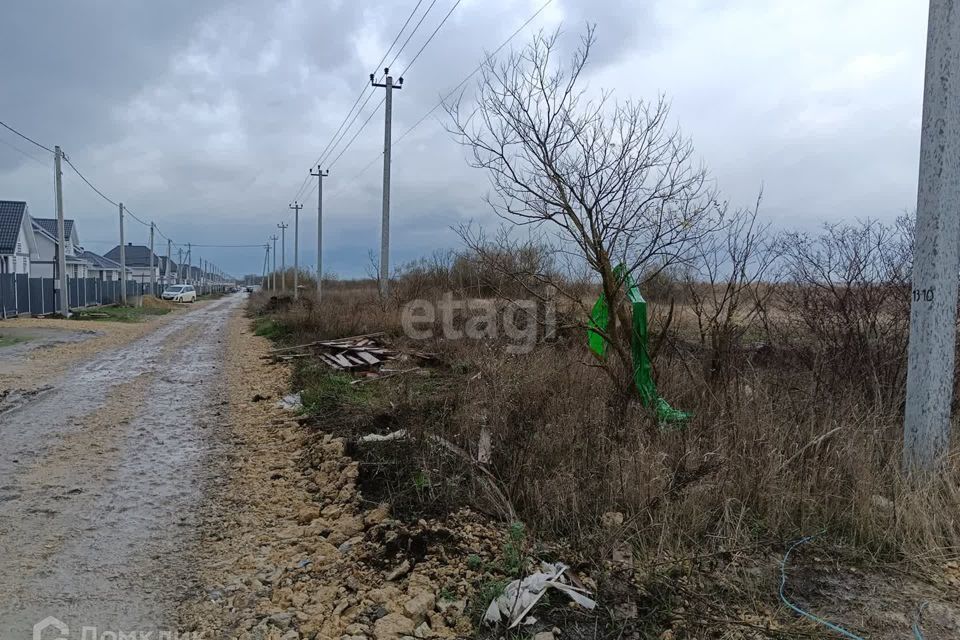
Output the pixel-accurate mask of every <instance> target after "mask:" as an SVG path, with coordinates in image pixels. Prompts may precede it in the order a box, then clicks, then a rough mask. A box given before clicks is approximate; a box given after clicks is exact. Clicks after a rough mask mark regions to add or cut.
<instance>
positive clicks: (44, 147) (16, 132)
mask: <svg viewBox="0 0 960 640" xmlns="http://www.w3.org/2000/svg"><path fill="white" fill-rule="evenodd" d="M0 126H3V128H4V129H7V130H9V131H12V132H13V133H15V134H17V135H18V136H20V137H21V138H23V139H24V140H26V141H27V142H29V143H31V144H33V145H36V146H38V147H40V148H41V149H43V150H44V151H47V152H49V153H53V149H51V148H50V147H48V146H45V145H42V144H40V143H39V142H37V141H36V140H34V139H33V138H29V137H27V136H26V135H24V134H22V133H20V132H19V131H17V130H16V129H14V128H13V127H11V126H10V125H8V124H7V123H6V122H3V121H2V120H0Z"/></svg>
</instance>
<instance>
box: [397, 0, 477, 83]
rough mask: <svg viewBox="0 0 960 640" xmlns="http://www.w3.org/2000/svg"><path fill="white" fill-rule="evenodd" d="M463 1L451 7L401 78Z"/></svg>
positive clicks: (404, 71)
mask: <svg viewBox="0 0 960 640" xmlns="http://www.w3.org/2000/svg"><path fill="white" fill-rule="evenodd" d="M462 1H463V0H457V1H456V2H454V3H453V6H452V7H450V11H447V15H445V16H443V20H441V21H440V24H438V25H437V28H436V29H434V30H433V33H431V34H430V37H428V38H427V40H426V42H424V43H423V45H422V46H421V47H420V50H419V51H417V53H416V55H414V56H413V60H411V61H410V62H408V63H407V66H406V67H405V68H404V69H403V72H402V73H401V74H400V77H401V78H402V77H403V76H404V75H406V73H407V71H409V70H410V67H412V66H413V63H414V62H416V61H417V58H419V57H420V54H421V53H423V50H424V49H426V48H427V45H428V44H430V42H431V41H432V40H433V39H434V37H436V35H437V32H438V31H440V29H441V28H442V27H443V25H444V24H446V22H447V20H448V19H449V18H450V15H451V14H452V13H453V12H454V10H455V9H456V8H457V7H458V6H460V3H461V2H462Z"/></svg>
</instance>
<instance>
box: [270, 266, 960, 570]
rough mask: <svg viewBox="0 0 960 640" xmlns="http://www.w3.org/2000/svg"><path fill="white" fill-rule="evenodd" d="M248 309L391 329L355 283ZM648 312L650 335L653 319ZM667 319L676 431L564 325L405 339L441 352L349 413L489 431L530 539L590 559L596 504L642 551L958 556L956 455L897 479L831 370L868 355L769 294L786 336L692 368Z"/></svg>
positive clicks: (893, 449)
mask: <svg viewBox="0 0 960 640" xmlns="http://www.w3.org/2000/svg"><path fill="white" fill-rule="evenodd" d="M421 295H422V292H421ZM252 305H253V308H254V309H255V310H259V311H258V312H259V313H263V314H266V315H267V316H268V317H270V318H272V320H273V321H274V322H275V323H276V326H278V327H282V333H283V335H284V336H285V339H286V340H288V341H289V342H291V343H296V342H305V341H308V340H310V339H314V338H317V337H320V338H326V337H338V336H346V335H356V334H363V333H369V332H372V331H387V333H388V334H389V335H391V336H392V337H393V340H395V341H396V342H398V343H403V342H404V341H405V340H406V338H404V337H403V335H402V331H401V328H400V322H399V309H398V306H397V305H396V304H395V303H394V304H389V305H386V306H384V305H381V304H380V302H379V300H378V298H377V297H376V293H375V288H374V287H373V286H372V285H371V284H369V283H367V284H364V283H354V284H347V283H341V284H340V286H338V287H336V288H331V290H328V291H327V292H325V300H324V304H323V305H322V306H318V305H316V304H315V303H314V301H313V300H312V299H310V298H309V297H308V298H307V299H306V300H304V301H303V302H302V303H300V304H297V305H293V304H292V303H291V301H285V300H282V299H281V300H273V301H270V300H268V299H267V297H266V296H265V295H263V294H261V296H259V297H257V298H255V299H254V301H253V303H252ZM653 315H654V321H653V322H654V329H655V330H656V328H657V327H656V323H657V318H663V317H664V314H662V313H654V314H653ZM682 318H683V322H682V324H681V327H682V325H684V324H686V325H687V330H683V329H682V328H681V329H680V330H678V329H677V327H673V328H672V329H671V331H668V332H667V333H666V334H665V338H664V344H663V346H662V348H661V349H660V350H659V355H658V356H657V358H656V361H655V371H656V378H657V382H658V387H659V389H660V392H661V394H662V395H663V396H664V397H665V398H667V399H668V401H669V402H670V403H671V404H672V405H673V406H675V407H678V408H681V409H684V410H687V411H692V412H694V413H695V418H694V419H693V420H692V421H691V422H690V423H689V424H688V425H687V426H686V427H685V428H682V429H678V430H674V431H661V430H660V429H658V428H657V425H656V424H655V423H654V422H653V419H652V417H651V416H650V414H649V412H648V411H647V410H646V409H644V408H643V407H642V406H640V405H639V404H638V403H636V402H626V403H625V402H624V401H623V400H622V397H621V396H620V394H618V393H617V392H616V391H615V390H614V389H613V388H612V385H611V384H610V382H609V380H608V378H607V377H606V376H604V375H603V374H602V373H601V372H600V371H599V370H598V369H597V368H596V366H595V361H593V360H592V358H591V357H590V356H589V354H588V352H587V350H586V347H585V339H584V336H582V335H580V332H572V333H569V334H567V335H560V336H559V337H558V339H556V340H555V341H553V342H550V343H544V344H540V345H539V346H538V347H537V348H535V349H534V350H533V351H532V352H531V353H529V354H509V353H507V352H506V351H505V349H504V348H503V346H504V345H503V344H502V343H499V342H497V341H489V340H488V341H470V340H459V341H443V340H433V341H431V342H428V343H426V344H423V343H417V344H416V347H417V348H418V349H422V350H423V349H425V350H429V351H434V352H436V353H438V354H440V357H441V362H442V363H444V364H443V366H441V367H440V368H438V369H437V370H435V371H434V372H433V373H432V376H431V377H430V378H428V379H426V380H425V379H423V378H420V377H413V376H407V377H400V378H397V379H396V380H393V381H391V382H390V383H389V384H388V383H385V382H384V383H377V385H376V387H375V390H373V391H371V392H370V393H372V394H374V395H373V398H371V397H369V396H368V397H366V398H365V399H363V400H362V401H361V402H359V403H354V405H353V406H352V408H351V411H352V414H351V415H352V416H353V423H352V424H353V425H354V426H356V425H357V424H359V425H360V426H359V427H356V428H357V429H358V430H360V431H362V430H364V429H365V430H367V431H371V430H379V431H381V432H385V431H389V430H391V429H395V428H401V427H402V428H408V429H410V430H411V431H413V432H415V433H417V434H421V435H430V436H432V435H438V436H441V437H442V438H444V439H446V440H448V441H450V442H452V443H454V444H456V445H457V446H458V447H461V448H462V449H464V450H466V451H468V452H470V453H471V454H473V455H475V454H476V450H477V443H478V441H479V439H480V434H481V430H482V429H484V428H487V429H488V430H489V431H490V433H491V434H492V439H493V460H492V463H491V465H490V471H491V472H492V473H493V475H494V476H495V477H496V478H497V480H498V483H499V487H500V489H501V490H502V492H503V494H505V496H506V497H507V499H508V500H509V502H510V505H511V506H512V508H513V509H514V510H515V512H516V514H517V516H518V517H519V518H520V519H522V520H523V521H524V522H525V523H526V524H527V525H528V526H529V527H531V528H532V529H533V530H534V531H536V533H537V534H538V535H540V536H543V537H547V538H549V537H554V536H560V537H563V538H565V539H566V540H568V541H571V542H572V543H574V544H575V545H577V546H579V548H581V549H583V550H584V552H585V553H587V554H588V555H595V556H597V557H598V558H599V557H607V554H608V551H609V545H611V544H613V542H614V540H613V539H612V538H611V535H610V532H609V531H608V530H605V529H604V528H603V527H601V526H600V522H601V520H602V518H603V514H605V513H608V512H620V513H622V514H624V516H625V524H624V526H623V527H620V528H619V529H618V530H617V532H616V536H615V537H616V538H617V539H619V540H622V539H624V538H627V539H629V540H630V541H631V542H632V543H633V544H634V546H635V547H636V548H638V549H640V550H642V551H643V552H644V553H645V554H647V555H649V556H652V557H663V556H676V555H688V554H689V553H690V552H691V551H692V550H702V549H703V548H704V546H706V547H707V548H709V547H710V546H711V545H713V544H715V543H716V542H717V541H722V544H723V545H725V546H730V545H748V544H752V543H756V542H757V541H760V540H767V541H769V540H787V539H791V538H794V537H796V536H798V535H800V534H806V533H811V532H815V531H820V530H822V529H826V530H828V531H829V532H830V535H831V536H832V537H834V538H835V539H838V540H843V541H846V542H849V543H852V544H854V545H856V546H857V548H859V549H860V550H861V551H863V552H865V553H868V554H872V555H874V556H876V557H883V558H887V559H898V560H899V559H908V560H911V561H915V562H917V563H920V564H923V563H924V562H926V561H942V560H943V559H944V558H946V557H947V556H952V555H956V554H957V553H958V550H960V520H958V519H957V518H956V515H955V514H957V513H960V489H958V487H960V460H958V457H957V456H956V455H954V456H953V457H952V458H951V459H950V460H949V461H948V465H947V470H946V472H945V473H944V474H943V475H942V476H940V477H939V478H937V479H934V480H929V481H926V482H914V483H910V482H907V481H906V480H904V479H903V477H902V476H901V474H900V472H899V465H900V448H901V444H900V442H901V436H902V434H901V431H902V411H901V409H900V406H899V404H898V403H896V402H894V403H883V402H875V401H873V400H872V399H871V398H872V396H871V395H870V394H865V393H863V389H864V384H863V382H864V381H863V380H861V379H857V378H856V377H852V376H849V375H845V373H844V372H845V371H864V370H865V369H864V367H869V366H871V363H872V362H873V361H872V360H870V359H869V358H868V356H869V357H873V355H874V354H873V352H871V353H869V354H867V353H861V352H858V351H856V350H851V351H849V352H845V353H842V354H836V353H833V354H831V353H828V352H827V349H829V348H833V345H830V344H828V343H826V342H821V341H819V340H818V336H817V335H816V334H815V333H811V332H806V333H803V332H802V331H801V330H800V329H798V326H797V324H796V323H795V322H794V321H795V320H796V318H795V317H794V316H792V315H791V314H790V312H789V309H788V308H787V306H784V307H783V308H782V309H780V310H779V311H778V312H777V313H776V314H770V317H769V318H768V319H767V322H771V318H772V322H773V324H772V325H770V326H768V327H767V329H766V330H767V331H768V333H766V334H764V337H766V338H768V339H769V338H771V337H774V336H781V335H785V334H784V332H794V337H795V338H796V340H794V341H787V342H786V343H784V344H781V345H766V346H765V347H763V348H759V349H758V348H755V347H754V346H750V345H748V344H746V343H744V344H740V345H738V348H737V350H736V351H735V352H733V355H732V356H731V358H730V361H729V362H724V363H723V366H724V367H725V371H726V373H725V375H723V376H720V377H717V376H715V375H711V367H710V366H707V365H708V363H710V362H711V354H710V353H709V352H708V351H705V350H704V348H703V345H699V344H697V343H696V342H695V341H693V340H692V339H691V337H692V335H693V334H692V333H691V332H690V331H689V325H688V324H687V323H689V321H690V318H689V317H688V316H687V314H683V315H682ZM759 330H760V329H759V328H757V331H759ZM744 335H747V336H750V337H755V336H753V335H752V334H751V333H750V332H746V333H745V334H744ZM851 344H854V345H856V344H858V343H856V342H854V343H851ZM881 346H882V345H881ZM888 356H889V358H890V359H893V360H896V359H898V358H900V359H902V358H903V357H904V354H903V353H902V352H895V353H889V354H888ZM711 366H712V365H711ZM478 373H479V376H477V375H476V374H478ZM878 375H879V374H878ZM824 380H829V381H830V384H825V383H824ZM890 384H892V385H897V384H901V382H900V378H899V377H896V378H894V379H891V381H890ZM900 392H901V393H902V389H901V390H900ZM333 406H336V403H334V405H333ZM327 409H330V407H327ZM357 416H361V418H360V421H359V423H358V422H357ZM363 416H365V418H363ZM330 422H331V420H330V416H325V417H324V423H325V424H330ZM427 440H429V438H425V439H424V441H427ZM406 455H410V452H408V453H407V454H406ZM412 457H413V459H410V460H405V461H404V463H405V464H408V465H411V467H412V468H416V469H421V470H427V471H430V470H432V472H433V473H434V475H435V476H437V475H443V473H444V472H443V471H442V467H443V464H447V465H448V468H449V469H454V468H458V467H459V468H460V471H461V472H462V461H450V460H448V461H447V462H446V463H443V462H442V459H443V457H444V456H443V454H442V453H437V451H435V450H433V449H431V448H430V447H421V448H419V449H414V450H413V455H412ZM404 473H406V472H404ZM402 476H403V474H402V473H401V474H400V476H399V477H402ZM458 478H459V475H458ZM396 482H400V481H399V480H397V481H396ZM421 488H422V487H421ZM474 488H476V489H477V490H478V493H480V494H484V493H488V492H484V491H483V490H482V487H474ZM435 489H437V487H436V486H435V485H431V491H433V490H435ZM462 493H463V492H462V491H460V492H458V498H457V499H461V498H462ZM434 497H436V496H434ZM479 497H480V498H484V497H486V498H489V495H485V496H483V495H481V496H479ZM481 501H482V500H481ZM488 506H489V504H488ZM491 510H493V511H495V510H496V509H495V508H494V509H491Z"/></svg>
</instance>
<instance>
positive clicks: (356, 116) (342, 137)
mask: <svg viewBox="0 0 960 640" xmlns="http://www.w3.org/2000/svg"><path fill="white" fill-rule="evenodd" d="M373 96H374V92H373V91H371V92H370V93H369V94H367V99H366V100H364V101H363V104H362V105H360V108H359V109H357V112H356V113H355V114H353V119H352V120H350V124H348V125H347V126H346V128H345V129H344V130H343V133H342V134H340V138H339V139H337V140H335V141H334V143H333V146H332V147H331V148H330V151H329V152H328V153H324V155H323V157H321V158H318V159H317V162H316V165H317V166H319V165H320V164H321V163H322V162H323V161H324V160H326V159H327V158H328V157H329V156H330V154H332V153H333V151H334V149H336V148H337V145H339V144H340V143H341V142H342V141H343V139H344V138H345V137H347V132H348V131H350V127H352V126H353V123H354V122H356V121H357V118H359V117H360V114H361V113H363V110H364V109H365V108H366V106H367V103H368V102H370V98H372V97H373ZM307 177H309V176H307Z"/></svg>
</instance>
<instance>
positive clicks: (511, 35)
mask: <svg viewBox="0 0 960 640" xmlns="http://www.w3.org/2000/svg"><path fill="white" fill-rule="evenodd" d="M551 3H553V0H546V2H544V3H543V4H542V5H541V6H540V8H539V9H537V10H536V11H535V12H534V13H533V14H532V15H531V16H530V17H529V18H527V19H526V20H525V21H524V22H523V24H521V25H520V26H519V27H517V29H516V30H514V32H513V33H511V34H510V36H509V37H508V38H507V39H506V40H504V41H503V42H501V43H500V45H499V46H498V47H497V48H496V49H494V50H493V51H492V52H490V53H489V54H487V55H486V56H485V57H484V60H483V62H481V63H480V64H479V65H477V67H476V68H475V69H474V70H473V71H471V72H470V73H469V74H467V75H466V76H465V77H464V78H463V79H462V80H461V81H460V82H459V83H458V84H457V85H456V86H455V87H454V88H453V89H451V90H450V91H448V92H447V93H446V95H444V96H443V97H442V98H440V100H439V101H438V102H437V103H436V104H435V105H433V107H432V108H430V110H429V111H427V112H426V113H424V114H423V116H422V117H421V118H420V119H419V120H417V121H416V122H415V123H414V124H413V126H411V127H410V128H408V129H407V130H406V131H404V132H403V133H402V134H400V136H399V137H398V138H397V139H396V140H394V141H393V145H394V146H396V145H398V144H400V142H401V141H402V140H403V139H404V138H406V137H407V136H408V135H410V133H411V132H413V131H414V129H416V128H417V127H419V126H420V125H421V124H423V123H424V121H426V119H427V118H429V117H430V116H431V115H432V114H433V113H434V112H435V111H436V110H437V109H438V108H440V107H441V106H442V105H443V104H444V103H445V102H446V101H447V100H448V99H449V98H450V96H452V95H453V94H454V93H456V92H457V91H458V90H460V89H461V88H462V87H463V85H465V84H466V83H467V82H469V81H470V78H472V77H473V76H475V75H477V73H478V72H479V71H480V70H481V69H483V65H485V64H487V62H488V61H489V60H491V59H492V58H493V57H494V56H496V55H497V54H498V53H500V51H502V50H503V48H504V47H506V46H507V45H508V44H510V42H511V41H512V40H513V39H514V38H516V37H517V35H519V34H520V32H521V31H523V30H524V29H525V28H527V26H529V24H530V23H531V22H533V21H534V20H536V18H537V16H539V15H540V14H541V13H543V11H544V10H545V9H546V8H547V7H548V6H549V5H550V4H551ZM414 59H416V58H414ZM411 63H412V62H411ZM409 67H410V65H407V68H409ZM341 155H342V154H341ZM382 157H383V152H382V151H381V152H380V153H378V154H377V155H376V156H374V157H373V158H372V159H371V160H370V162H368V163H367V164H366V165H365V166H364V167H363V168H362V169H360V171H358V172H357V173H355V174H354V175H353V176H352V177H351V178H350V179H349V180H347V181H345V182H344V183H343V184H344V185H347V184H350V183H352V182H353V180H355V179H356V178H358V177H360V176H361V175H363V174H364V173H366V171H367V170H368V169H369V168H370V167H372V166H373V165H374V163H375V162H376V161H377V160H379V159H380V158H382ZM342 188H345V187H342ZM342 188H341V189H337V190H335V191H334V192H333V193H332V194H331V197H334V196H336V195H337V194H338V193H340V191H341V190H342Z"/></svg>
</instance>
